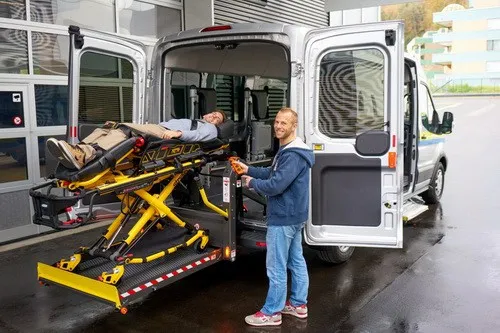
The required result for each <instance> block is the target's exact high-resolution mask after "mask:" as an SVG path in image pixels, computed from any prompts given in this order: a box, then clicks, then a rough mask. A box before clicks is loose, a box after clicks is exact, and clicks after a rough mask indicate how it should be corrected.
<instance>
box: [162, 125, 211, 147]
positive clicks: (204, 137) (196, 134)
mask: <svg viewBox="0 0 500 333" xmlns="http://www.w3.org/2000/svg"><path fill="white" fill-rule="evenodd" d="M216 137H217V128H216V127H215V125H212V124H203V123H199V124H198V129H196V130H192V131H178V130H177V131H172V130H167V131H166V132H165V133H164V134H163V138H164V139H180V140H182V141H186V142H198V141H210V140H213V139H215V138H216Z"/></svg>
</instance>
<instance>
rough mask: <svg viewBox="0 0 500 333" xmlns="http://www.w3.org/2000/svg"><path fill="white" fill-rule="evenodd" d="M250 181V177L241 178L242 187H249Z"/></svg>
mask: <svg viewBox="0 0 500 333" xmlns="http://www.w3.org/2000/svg"><path fill="white" fill-rule="evenodd" d="M252 179H253V178H252V177H250V176H241V180H242V181H243V185H245V186H246V187H250V181H251V180H252Z"/></svg>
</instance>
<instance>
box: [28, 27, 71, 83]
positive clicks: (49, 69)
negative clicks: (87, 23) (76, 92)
mask: <svg viewBox="0 0 500 333" xmlns="http://www.w3.org/2000/svg"><path fill="white" fill-rule="evenodd" d="M31 36H32V37H31V40H32V44H33V72H34V74H43V75H68V50H69V37H68V36H64V35H55V34H47V33H43V32H36V31H33V32H32V33H31Z"/></svg>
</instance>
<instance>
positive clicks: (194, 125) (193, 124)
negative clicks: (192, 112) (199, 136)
mask: <svg viewBox="0 0 500 333" xmlns="http://www.w3.org/2000/svg"><path fill="white" fill-rule="evenodd" d="M196 129H198V120H196V119H191V131H194V130H196Z"/></svg>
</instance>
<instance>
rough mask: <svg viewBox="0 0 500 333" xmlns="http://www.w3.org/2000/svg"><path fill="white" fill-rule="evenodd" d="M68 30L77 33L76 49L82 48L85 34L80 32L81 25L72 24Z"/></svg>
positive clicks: (72, 33)
mask: <svg viewBox="0 0 500 333" xmlns="http://www.w3.org/2000/svg"><path fill="white" fill-rule="evenodd" d="M68 32H69V34H70V37H71V35H75V49H77V50H80V49H81V48H82V47H83V43H84V41H83V35H82V34H81V33H80V27H77V26H76V25H70V26H69V28H68Z"/></svg>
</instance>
